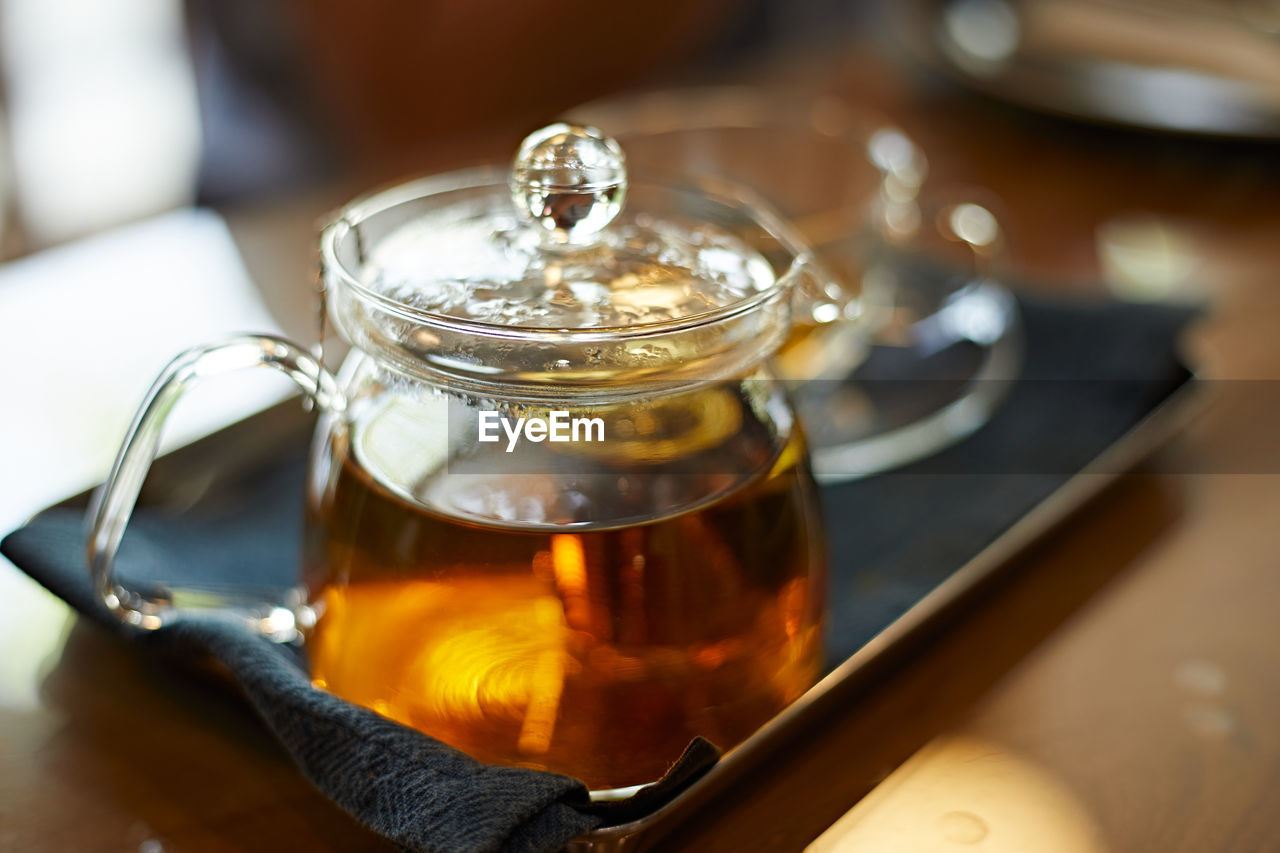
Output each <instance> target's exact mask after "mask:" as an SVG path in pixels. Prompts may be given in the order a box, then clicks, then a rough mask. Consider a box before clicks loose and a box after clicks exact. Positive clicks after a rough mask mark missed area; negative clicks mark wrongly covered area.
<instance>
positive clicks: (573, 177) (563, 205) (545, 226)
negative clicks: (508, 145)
mask: <svg viewBox="0 0 1280 853" xmlns="http://www.w3.org/2000/svg"><path fill="white" fill-rule="evenodd" d="M511 195H512V198H513V199H514V201H515V205H516V209H517V210H519V211H520V212H521V214H522V215H524V216H526V217H527V218H528V220H529V221H530V222H531V223H532V224H533V225H534V227H536V228H537V229H538V230H539V231H540V232H541V233H542V235H543V238H544V241H545V242H547V243H549V244H551V245H559V246H589V245H591V244H592V243H594V242H596V239H597V237H598V235H599V233H600V231H601V230H602V229H604V227H605V226H607V225H608V224H609V223H610V222H612V221H613V218H614V217H615V216H617V215H618V212H619V211H620V210H622V203H623V201H624V200H625V199H626V195H627V168H626V158H625V157H624V156H623V154H622V149H621V148H620V147H619V146H618V143H617V142H615V141H614V140H612V139H610V138H608V137H607V136H604V135H603V134H602V133H600V131H598V130H596V129H595V128H591V127H580V126H578V125H572V124H553V125H550V126H549V127H544V128H542V129H541V130H538V131H534V132H533V133H531V134H529V136H527V137H526V138H525V140H524V142H522V143H521V144H520V150H519V152H518V153H517V154H516V160H515V164H514V165H513V166H512V169H511Z"/></svg>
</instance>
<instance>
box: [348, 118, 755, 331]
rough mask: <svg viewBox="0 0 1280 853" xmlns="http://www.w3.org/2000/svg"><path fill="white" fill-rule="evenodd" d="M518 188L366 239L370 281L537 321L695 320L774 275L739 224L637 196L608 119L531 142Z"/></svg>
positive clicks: (498, 319) (487, 315) (616, 324)
mask: <svg viewBox="0 0 1280 853" xmlns="http://www.w3.org/2000/svg"><path fill="white" fill-rule="evenodd" d="M508 184H509V189H510V193H509V195H507V196H506V197H505V198H504V197H503V196H502V195H488V196H481V197H470V198H464V199H461V200H459V201H457V202H456V203H451V204H447V205H444V206H441V207H435V208H432V209H428V210H425V211H423V212H421V213H420V214H419V215H416V216H414V217H412V218H410V219H407V220H406V221H404V222H403V223H402V224H399V225H398V227H396V228H395V229H394V230H391V231H390V232H389V233H386V234H385V235H384V236H383V237H382V239H380V240H378V241H377V242H376V244H374V245H369V246H366V247H365V251H364V253H363V254H364V258H363V260H364V262H363V264H362V265H361V269H360V271H359V274H358V276H359V279H360V284H361V285H363V286H364V287H365V288H367V289H368V290H369V291H372V292H373V293H376V294H378V295H379V296H381V297H383V298H385V299H387V300H389V301H392V302H395V303H398V304H401V305H404V306H406V307H408V308H410V309H412V310H415V311H423V312H427V313H430V314H434V315H437V316H442V317H448V318H456V319H458V320H463V321H470V322H475V323H482V324H486V325H494V326H506V327H520V328H526V329H559V330H574V329H610V328H624V327H634V326H638V325H645V324H650V323H662V322H668V321H672V320H684V319H688V318H692V317H696V316H699V315H702V314H706V313H709V312H714V311H716V310H718V309H723V308H725V307H726V306H730V305H734V304H736V303H740V302H742V301H743V300H748V299H750V298H751V297H753V296H757V295H759V294H760V293H762V292H763V291H767V290H769V289H770V288H772V287H773V286H774V284H775V279H776V276H775V272H774V269H773V267H772V266H771V264H770V263H769V262H767V261H766V259H765V258H764V257H763V256H762V254H761V253H760V252H759V251H757V250H755V249H753V248H752V247H751V246H749V245H748V244H747V242H746V241H745V240H744V239H742V238H741V237H740V236H738V235H736V234H734V233H731V232H730V231H729V230H727V229H725V228H722V227H720V226H718V225H716V224H715V223H713V222H711V221H698V219H697V218H696V215H695V216H684V217H680V218H678V219H677V218H673V217H669V216H664V215H662V214H661V213H659V214H655V213H654V212H651V211H646V210H643V209H634V210H631V209H628V210H625V212H624V207H625V204H626V201H627V196H628V182H627V172H626V159H625V157H624V155H623V152H622V149H621V148H620V147H619V146H618V144H617V142H615V141H614V140H612V139H610V138H608V137H605V136H604V135H602V134H601V133H600V132H599V131H597V130H595V129H593V128H588V127H579V126H575V125H570V124H553V125H551V126H549V127H545V128H542V129H541V130H538V131H536V132H534V133H533V134H531V135H530V136H529V137H527V138H526V139H525V140H524V142H523V143H522V144H521V145H520V149H519V152H518V153H517V155H516V157H515V161H514V164H513V166H512V169H511V172H510V176H509V180H508Z"/></svg>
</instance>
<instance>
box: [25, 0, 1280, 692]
mask: <svg viewBox="0 0 1280 853" xmlns="http://www.w3.org/2000/svg"><path fill="white" fill-rule="evenodd" d="M1278 34H1280V3H1277V2H1275V0H1233V2H1209V1H1208V0H1124V1H1123V2H1122V0H894V2H883V3H877V2H871V0H785V1H784V0H649V2H646V3H643V4H640V3H621V4H600V3H588V2H586V1H585V0H561V2H559V3H556V4H554V6H550V7H549V6H548V5H547V4H545V3H534V2H526V0H506V2H503V3H501V4H491V3H490V4H476V3H455V2H444V0H369V2H364V3H360V4H351V3H343V2H338V0H310V2H302V0H277V2H271V3H263V2H251V0H188V2H181V0H0V91H2V92H3V98H2V100H0V256H2V257H3V260H4V263H3V264H2V265H0V381H2V384H0V387H2V388H3V390H4V399H5V412H6V415H7V417H5V418H4V419H3V424H2V425H0V483H3V484H5V486H6V487H5V488H3V489H0V529H3V530H8V529H11V528H12V527H15V526H16V525H18V524H20V523H21V522H22V520H23V518H24V517H25V516H26V515H27V514H29V513H31V512H33V511H35V510H36V509H38V508H39V507H41V506H43V505H45V504H47V503H49V502H51V501H54V500H57V499H59V498H61V497H64V496H66V495H68V494H70V493H73V492H75V491H77V490H79V489H82V488H85V487H87V486H89V485H91V484H92V483H94V482H96V481H97V480H99V479H100V478H101V477H102V475H103V473H104V472H105V470H106V469H107V467H108V465H109V463H110V460H111V457H112V455H113V454H114V452H115V449H116V448H117V446H118V442H119V440H120V437H121V435H122V434H123V432H124V429H125V427H126V425H127V423H128V420H129V418H130V416H131V414H132V412H133V409H134V407H135V406H136V404H137V401H138V400H139V399H140V398H141V396H142V394H143V393H144V391H145V389H146V387H147V385H148V384H149V383H150V381H151V379H152V378H153V377H154V376H155V375H156V374H157V372H158V371H159V370H160V368H161V367H162V366H163V365H164V363H165V362H166V361H167V360H168V358H170V357H171V356H172V355H173V354H174V353H175V352H177V351H178V350H180V349H182V348H184V347H186V346H190V345H192V344H195V343H198V342H202V341H205V340H209V339H214V338H217V337H219V336H221V335H224V334H226V333H228V332H231V331H238V330H250V329H251V330H255V331H272V330H276V331H282V332H283V333H285V334H287V335H290V336H292V337H294V338H296V339H298V340H301V341H307V342H310V341H313V340H314V339H315V334H316V320H315V290H314V278H313V276H314V268H315V263H316V261H315V235H316V225H317V222H318V221H320V219H321V217H322V216H323V215H324V214H325V212H326V211H329V210H332V209H333V208H334V207H336V206H337V205H339V204H340V203H341V202H343V201H344V200H346V199H348V198H350V197H351V196H353V195H354V194H356V193H358V192H361V191H363V190H365V189H368V188H369V187H371V186H374V185H377V184H380V183H384V182H388V181H392V180H395V179H398V178H402V177H406V176H408V175H411V174H415V173H426V172H434V171H439V170H442V169H446V168H452V167H456V166H461V165H467V164H472V163H476V162H482V161H504V160H506V159H507V158H509V157H510V155H511V152H512V151H513V150H514V148H515V145H516V143H517V142H518V140H519V139H520V138H521V137H522V136H523V135H524V134H525V133H527V132H529V131H530V130H532V129H533V128H535V127H538V126H540V125H543V124H546V123H548V122H549V121H551V120H553V119H554V118H556V117H557V116H560V115H562V114H563V113H565V112H566V111H569V110H571V109H573V108H575V107H577V106H579V105H581V104H584V103H588V102H598V101H600V100H601V99H605V100H607V101H610V102H617V103H621V104H624V105H625V104H626V103H627V99H629V98H632V97H635V96H637V94H638V93H642V92H645V91H648V90H659V89H672V88H678V87H682V86H690V85H699V86H702V85H708V84H722V83H733V84H737V85H747V86H752V87H758V88H764V89H768V90H770V91H772V92H774V93H776V94H779V95H780V96H781V97H783V98H794V99H797V100H802V99H814V98H829V99H834V101H836V102H838V103H840V104H841V105H842V106H843V107H845V108H847V109H848V110H850V111H851V112H852V113H854V114H857V115H864V114H865V115H872V116H876V117H877V119H876V120H877V121H881V120H884V121H889V122H892V123H894V124H896V125H897V126H898V127H900V128H902V129H903V130H904V131H905V132H906V133H907V135H909V136H910V137H911V138H912V139H914V140H915V141H916V142H917V143H918V144H919V146H920V147H921V148H922V150H923V151H924V153H925V156H926V157H927V159H928V163H929V174H930V179H931V180H936V181H938V182H940V183H943V184H954V185H956V186H963V187H966V188H969V189H970V190H971V191H973V192H976V193H978V194H979V196H980V197H981V198H982V199H984V200H987V199H989V200H990V206H991V208H992V209H993V210H995V211H997V212H998V214H999V217H1000V221H1001V226H1002V228H1003V231H1004V235H1003V239H1004V246H1003V252H1004V257H1003V264H1002V267H1001V276H1002V280H1003V282H1004V283H1005V284H1006V285H1007V286H1009V287H1010V288H1011V289H1012V290H1013V291H1015V292H1016V293H1020V294H1026V293H1051V294H1054V295H1055V296H1057V297H1067V298H1075V299H1098V298H1103V297H1105V298H1118V299H1122V300H1131V301H1144V302H1152V301H1154V302H1176V303H1181V304H1193V305H1207V306H1211V307H1212V310H1213V311H1214V312H1216V313H1217V314H1218V315H1219V316H1228V317H1230V318H1231V326H1230V327H1231V329H1232V332H1231V334H1227V335H1218V336H1217V337H1215V336H1213V335H1212V334H1208V335H1201V336H1199V337H1198V338H1197V339H1196V341H1194V342H1193V344H1194V348H1195V350H1196V352H1197V354H1198V355H1197V357H1198V358H1200V359H1202V360H1203V363H1204V364H1218V363H1229V364H1230V365H1231V375H1232V376H1233V377H1234V378H1274V374H1275V373H1276V372H1277V370H1276V366H1277V364H1280V359H1277V358H1276V357H1275V355H1274V353H1272V352H1270V350H1268V349H1267V348H1266V346H1264V345H1263V343H1260V342H1265V341H1269V340H1270V339H1271V334H1270V330H1272V329H1273V328H1274V326H1275V318H1276V317H1277V316H1280V313H1277V312H1280V296H1277V295H1276V289H1275V288H1274V287H1273V286H1271V285H1272V284H1273V282H1271V281H1270V278H1271V276H1272V271H1273V270H1274V269H1276V268H1277V265H1278V264H1280V248H1277V246H1280V240H1277V239H1276V235H1277V234H1280V205H1278V204H1276V202H1275V199H1276V198H1277V197H1278V196H1277V189H1280V159H1278V158H1277V157H1276V153H1277V149H1276V139H1277V138H1280V44H1278V42H1277V38H1280V35H1278ZM606 130H607V128H606ZM984 203H986V202H985V201H984ZM285 390H286V389H285V388H283V387H282V386H281V385H271V384H268V385H263V386H261V387H257V386H254V385H253V383H252V382H250V381H248V380H246V379H243V378H237V379H236V380H235V382H234V383H233V386H232V387H229V388H222V389H219V388H217V387H214V388H212V389H210V390H208V391H206V390H204V389H202V390H201V392H200V394H199V395H197V396H196V398H195V403H193V404H192V405H189V406H186V407H185V408H184V411H182V412H180V413H179V417H178V424H177V425H176V427H175V428H174V429H173V430H171V433H170V436H169V439H170V444H171V445H172V444H175V443H179V442H182V441H186V440H189V439H191V438H193V437H195V436H197V435H199V434H201V433H204V432H208V431H209V430H211V429H213V428H216V427H217V426H219V425H221V424H225V423H228V422H230V421H232V420H234V419H236V418H238V417H241V416H243V415H245V414H247V413H248V412H250V411H252V410H254V409H255V408H258V407H261V406H263V405H265V404H266V403H268V402H270V401H272V400H274V399H277V398H279V397H280V396H282V394H283V393H284V392H285ZM17 585H24V589H26V587H27V586H29V584H28V582H27V581H26V580H25V579H22V578H21V577H20V576H19V575H18V574H17V573H16V572H13V571H11V570H6V571H5V572H4V573H3V574H0V596H4V595H6V594H7V592H6V589H8V588H9V587H15V588H16V586H17ZM24 594H26V595H35V594H36V593H34V592H31V591H28V592H26V593H24ZM43 613H44V614H45V615H50V614H54V613H56V614H58V617H57V619H54V620H52V621H53V622H56V623H57V624H54V625H52V627H50V626H49V625H47V624H45V623H42V622H41V619H42V615H41V614H42V611H41V610H40V608H39V607H36V606H33V607H32V608H28V609H26V610H24V611H23V616H22V618H21V619H20V620H19V622H20V623H22V624H11V625H10V628H11V629H12V630H13V631H14V632H20V631H21V632H28V631H31V630H40V631H57V630H61V628H60V627H58V626H59V625H62V624H63V623H64V621H65V616H64V611H62V610H58V609H57V606H56V605H55V604H54V603H53V601H52V599H48V601H47V607H45V609H44V611H43ZM46 621H47V620H46ZM36 625H42V626H43V627H40V628H33V627H32V626H36ZM15 635H16V634H15ZM3 665H9V666H27V665H28V664H26V663H19V662H16V661H14V662H11V663H8V664H0V666H3ZM9 675H10V677H8V678H5V679H0V681H3V683H4V684H6V685H11V686H10V687H6V688H5V689H6V690H9V691H10V693H11V694H13V695H11V696H9V701H12V702H17V703H19V704H21V703H22V702H25V701H34V698H32V697H33V695H34V694H30V695H28V692H29V691H32V690H34V683H35V682H34V680H33V679H32V678H31V677H30V676H31V673H26V672H24V673H16V674H15V673H10V674H9ZM13 685H17V686H13ZM24 691H27V692H24ZM22 697H27V698H22Z"/></svg>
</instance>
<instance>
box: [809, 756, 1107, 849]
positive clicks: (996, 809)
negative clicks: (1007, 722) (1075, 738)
mask: <svg viewBox="0 0 1280 853" xmlns="http://www.w3.org/2000/svg"><path fill="white" fill-rule="evenodd" d="M808 849H809V850H810V851H811V853H863V851H875V853H930V851H939V853H942V851H959V850H982V851H984V853H1025V852H1026V851H1031V850H1034V851H1036V853H1103V851H1105V850H1106V845H1105V843H1104V842H1103V840H1102V836H1101V832H1100V830H1099V828H1098V826H1097V824H1096V822H1095V821H1094V820H1093V818H1092V817H1091V815H1090V814H1089V812H1088V811H1087V810H1086V808H1085V807H1084V805H1083V804H1082V803H1081V802H1080V800H1079V798H1078V797H1076V796H1075V795H1074V794H1073V792H1071V791H1070V790H1069V789H1067V788H1066V787H1065V786H1064V785H1063V784H1062V783H1061V782H1060V781H1058V780H1057V779H1055V778H1054V777H1053V776H1051V775H1050V774H1049V773H1047V772H1046V771H1045V770H1044V769H1043V768H1041V767H1038V766H1036V765H1034V764H1031V763H1030V762H1028V761H1025V760H1023V759H1020V758H1018V757H1016V756H1014V755H1011V754H1010V753H1009V752H1008V751H1007V750H1005V749H1003V748H1002V747H1000V746H998V745H996V744H991V743H986V742H983V741H979V740H974V739H968V738H949V739H942V740H938V741H934V742H933V743H932V744H930V745H929V746H927V747H925V748H924V749H922V750H921V751H920V752H918V753H916V754H915V755H914V756H913V757H912V758H911V759H910V760H909V761H907V762H906V763H905V764H903V765H902V766H901V767H900V768H898V769H897V770H896V771H895V772H894V773H893V774H891V775H890V776H889V778H887V779H885V780H884V782H882V783H880V785H879V787H877V788H876V789H875V790H874V791H872V792H871V793H870V794H868V795H867V796H866V797H865V798H863V800H862V801H861V802H859V803H858V804H857V805H856V806H854V807H853V809H851V810H850V811H849V812H848V813H847V814H845V816H844V817H842V818H840V820H838V821H837V822H836V823H835V824H834V825H833V826H832V827H831V828H830V829H828V830H827V831H826V832H824V833H823V834H822V835H821V836H819V837H818V839H817V840H816V841H814V842H813V844H811V845H810V846H809V848H808Z"/></svg>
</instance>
